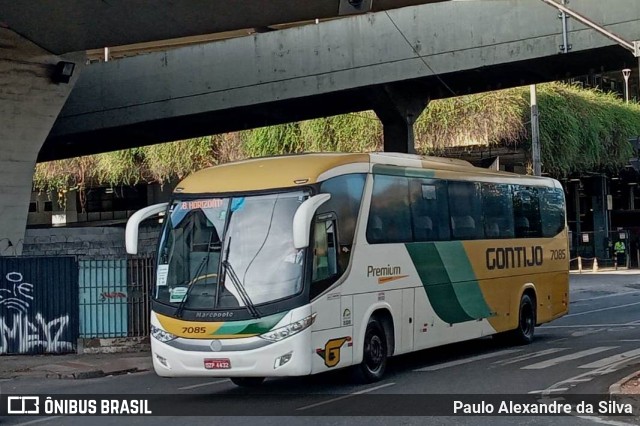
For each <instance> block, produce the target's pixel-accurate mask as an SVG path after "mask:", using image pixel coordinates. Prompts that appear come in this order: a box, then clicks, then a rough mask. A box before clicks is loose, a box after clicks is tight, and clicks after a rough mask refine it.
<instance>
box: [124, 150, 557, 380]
mask: <svg viewBox="0 0 640 426" xmlns="http://www.w3.org/2000/svg"><path fill="white" fill-rule="evenodd" d="M160 212H164V213H165V217H164V225H163V226H164V227H163V231H162V233H161V237H160V241H159V249H158V263H157V276H156V283H155V288H154V290H153V297H152V314H151V346H152V351H153V355H152V356H153V365H154V368H155V371H156V372H157V374H159V375H160V376H165V377H187V376H188V377H230V378H231V379H232V381H233V382H234V383H236V384H238V385H243V386H252V385H258V384H260V383H261V382H262V380H264V378H265V377H273V376H300V375H308V374H316V373H321V372H325V371H329V370H334V369H338V368H342V367H348V366H355V367H354V369H355V371H356V372H357V373H358V374H359V375H360V377H361V378H362V379H363V380H364V381H369V382H370V381H375V380H379V379H380V378H382V376H383V374H384V372H385V367H386V365H387V359H388V358H389V357H391V356H394V355H398V354H403V353H407V352H411V351H416V350H421V349H425V348H430V347H434V346H437V345H443V344H448V343H453V342H458V341H462V340H467V339H473V338H478V337H481V336H487V335H492V334H496V333H501V334H502V335H507V336H510V337H512V338H513V339H514V340H515V341H518V342H521V343H527V342H530V341H531V340H532V339H533V335H534V328H535V326H536V325H537V324H541V323H544V322H548V321H551V320H553V319H555V318H558V317H560V316H562V315H564V314H566V313H567V310H568V292H569V290H568V278H569V272H568V258H567V257H568V256H567V254H568V252H567V230H566V221H565V205H564V193H563V190H562V187H561V186H560V184H559V183H558V182H557V181H555V180H553V179H549V178H540V177H532V176H521V175H516V174H512V173H506V172H496V171H490V170H486V169H481V168H476V167H473V166H472V165H471V164H469V163H467V162H464V161H460V160H451V159H444V158H435V157H419V156H416V155H407V154H390V153H371V154H301V155H291V156H281V157H270V158H259V159H250V160H245V161H239V162H235V163H229V164H224V165H220V166H215V167H211V168H208V169H205V170H202V171H199V172H196V173H194V174H193V175H191V176H189V177H187V178H186V179H184V180H183V181H182V182H181V183H180V184H178V186H177V187H176V189H175V192H174V194H173V199H172V201H171V202H170V203H165V204H159V205H155V206H151V207H147V208H145V209H143V210H141V211H139V212H137V213H136V214H134V215H133V216H132V217H131V219H130V220H129V222H128V224H127V231H126V244H127V251H128V252H129V253H136V252H137V234H138V226H139V223H140V222H141V221H142V220H144V219H145V218H148V217H150V216H152V215H155V214H158V213H160Z"/></svg>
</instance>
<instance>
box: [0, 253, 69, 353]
mask: <svg viewBox="0 0 640 426" xmlns="http://www.w3.org/2000/svg"><path fill="white" fill-rule="evenodd" d="M77 339H78V264H77V261H76V259H75V258H74V257H0V354H38V353H66V352H74V351H75V347H76V341H77Z"/></svg>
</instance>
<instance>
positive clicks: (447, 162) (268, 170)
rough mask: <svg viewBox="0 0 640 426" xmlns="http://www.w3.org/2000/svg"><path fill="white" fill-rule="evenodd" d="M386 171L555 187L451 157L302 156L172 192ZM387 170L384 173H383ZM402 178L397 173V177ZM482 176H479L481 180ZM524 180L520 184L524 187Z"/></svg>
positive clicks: (206, 172) (201, 174)
mask: <svg viewBox="0 0 640 426" xmlns="http://www.w3.org/2000/svg"><path fill="white" fill-rule="evenodd" d="M382 166H391V167H390V168H393V169H397V170H403V169H404V170H420V169H422V170H424V171H431V172H433V173H431V174H430V176H432V177H442V178H449V179H451V178H452V177H453V176H454V175H455V177H456V178H463V179H464V180H473V179H474V178H478V179H480V180H488V181H500V182H503V181H505V182H510V181H514V182H515V181H516V180H517V181H518V183H521V184H523V183H524V184H532V185H538V186H556V185H554V183H553V182H555V181H553V180H552V179H548V178H539V177H534V176H523V175H517V174H514V173H508V172H499V171H493V170H488V169H483V168H480V167H475V166H473V165H472V164H471V163H469V162H467V161H464V160H458V159H451V158H443V157H427V156H419V155H413V154H400V153H385V152H375V153H306V154H292V155H282V156H274V157H261V158H252V159H247V160H241V161H235V162H231V163H226V164H221V165H218V166H213V167H209V168H206V169H203V170H200V171H198V172H195V173H193V174H191V175H190V176H188V177H186V178H185V179H184V180H182V182H180V183H179V184H178V185H177V187H176V190H175V192H177V193H184V194H196V193H226V192H242V191H259V190H267V189H271V188H286V187H296V186H301V185H307V184H313V183H316V182H320V181H323V180H325V179H328V178H329V177H332V176H336V175H340V174H345V173H366V172H370V171H372V170H373V171H374V173H375V172H376V169H377V170H381V167H382ZM387 169H389V168H387ZM399 174H402V173H399ZM481 176H482V177H481ZM523 181H524V182H523Z"/></svg>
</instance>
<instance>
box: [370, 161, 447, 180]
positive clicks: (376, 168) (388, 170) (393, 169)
mask: <svg viewBox="0 0 640 426" xmlns="http://www.w3.org/2000/svg"><path fill="white" fill-rule="evenodd" d="M373 173H374V174H378V175H390V176H405V177H418V178H433V177H434V176H435V172H434V171H433V170H428V169H413V168H412V169H410V168H408V167H398V166H387V165H385V164H374V165H373Z"/></svg>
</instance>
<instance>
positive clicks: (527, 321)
mask: <svg viewBox="0 0 640 426" xmlns="http://www.w3.org/2000/svg"><path fill="white" fill-rule="evenodd" d="M532 313H533V310H532V308H531V305H530V304H528V303H526V304H524V305H523V306H522V309H520V330H522V334H524V335H525V336H530V335H531V333H532V332H533V315H532Z"/></svg>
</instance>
